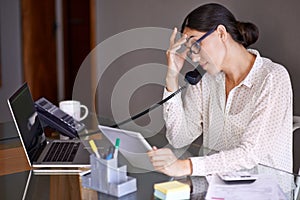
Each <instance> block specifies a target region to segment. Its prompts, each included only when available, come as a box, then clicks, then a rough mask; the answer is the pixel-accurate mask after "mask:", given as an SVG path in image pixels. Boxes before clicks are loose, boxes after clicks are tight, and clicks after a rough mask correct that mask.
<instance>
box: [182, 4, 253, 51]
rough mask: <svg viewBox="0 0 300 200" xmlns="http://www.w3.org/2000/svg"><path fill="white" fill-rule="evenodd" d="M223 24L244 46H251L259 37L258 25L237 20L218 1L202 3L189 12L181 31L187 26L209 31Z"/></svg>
mask: <svg viewBox="0 0 300 200" xmlns="http://www.w3.org/2000/svg"><path fill="white" fill-rule="evenodd" d="M221 24H222V25H224V26H225V28H226V30H227V32H228V33H229V34H230V35H231V37H232V38H233V39H234V40H235V41H236V42H238V43H240V44H242V45H243V46H244V47H248V46H250V45H251V44H253V43H255V42H256V41H257V39H258V36H259V31H258V28H257V26H256V25H254V24H252V23H250V22H239V21H237V20H236V19H235V17H234V15H233V14H232V13H231V12H230V11H229V10H228V9H227V8H225V7H224V6H222V5H220V4H216V3H210V4H205V5H202V6H200V7H198V8H196V9H195V10H193V11H192V12H191V13H190V14H188V16H186V18H185V19H184V21H183V24H182V27H181V32H183V30H184V28H185V27H188V28H191V29H194V30H197V31H200V32H207V31H209V30H211V29H213V28H215V27H217V26H218V25H221Z"/></svg>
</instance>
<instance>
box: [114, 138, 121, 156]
mask: <svg viewBox="0 0 300 200" xmlns="http://www.w3.org/2000/svg"><path fill="white" fill-rule="evenodd" d="M119 147H120V138H117V139H116V143H115V152H114V158H117V157H118V151H119Z"/></svg>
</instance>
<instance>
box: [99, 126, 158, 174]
mask: <svg viewBox="0 0 300 200" xmlns="http://www.w3.org/2000/svg"><path fill="white" fill-rule="evenodd" d="M98 128H99V129H100V130H101V133H102V134H103V135H104V136H105V137H106V138H107V139H108V140H109V141H110V142H111V143H112V144H114V143H115V141H116V139H117V138H119V139H120V147H119V151H120V152H121V154H122V155H123V156H124V157H125V158H126V159H127V161H128V162H129V163H130V164H131V165H132V166H134V167H136V168H140V169H144V170H149V171H153V170H154V167H153V165H152V163H151V162H150V159H149V156H148V154H147V152H148V151H150V150H152V147H151V146H150V144H149V143H148V142H147V141H146V139H145V138H144V137H143V136H142V134H140V133H138V132H134V131H128V130H123V129H117V128H111V127H107V126H103V125H98Z"/></svg>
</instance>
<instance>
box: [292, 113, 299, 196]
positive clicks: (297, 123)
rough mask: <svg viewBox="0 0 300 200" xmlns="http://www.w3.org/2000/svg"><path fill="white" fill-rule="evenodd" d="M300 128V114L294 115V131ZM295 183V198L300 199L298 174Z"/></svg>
mask: <svg viewBox="0 0 300 200" xmlns="http://www.w3.org/2000/svg"><path fill="white" fill-rule="evenodd" d="M299 128H300V116H293V133H295V131H296V130H297V129H299ZM298 175H300V168H299V171H298ZM295 184H296V188H295V190H294V200H300V195H299V188H300V177H298V176H297V177H296V180H295Z"/></svg>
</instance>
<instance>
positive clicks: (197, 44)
mask: <svg viewBox="0 0 300 200" xmlns="http://www.w3.org/2000/svg"><path fill="white" fill-rule="evenodd" d="M215 30H216V28H213V29H211V30H209V31H208V32H206V33H205V34H204V35H203V36H202V37H201V38H199V39H198V40H197V41H195V42H194V43H193V44H192V46H191V47H190V52H189V56H191V55H192V54H198V53H200V51H201V45H200V42H201V41H202V40H204V39H205V38H206V37H207V36H209V35H210V34H212V33H213V32H214V31H215ZM189 39H191V38H189Z"/></svg>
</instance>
